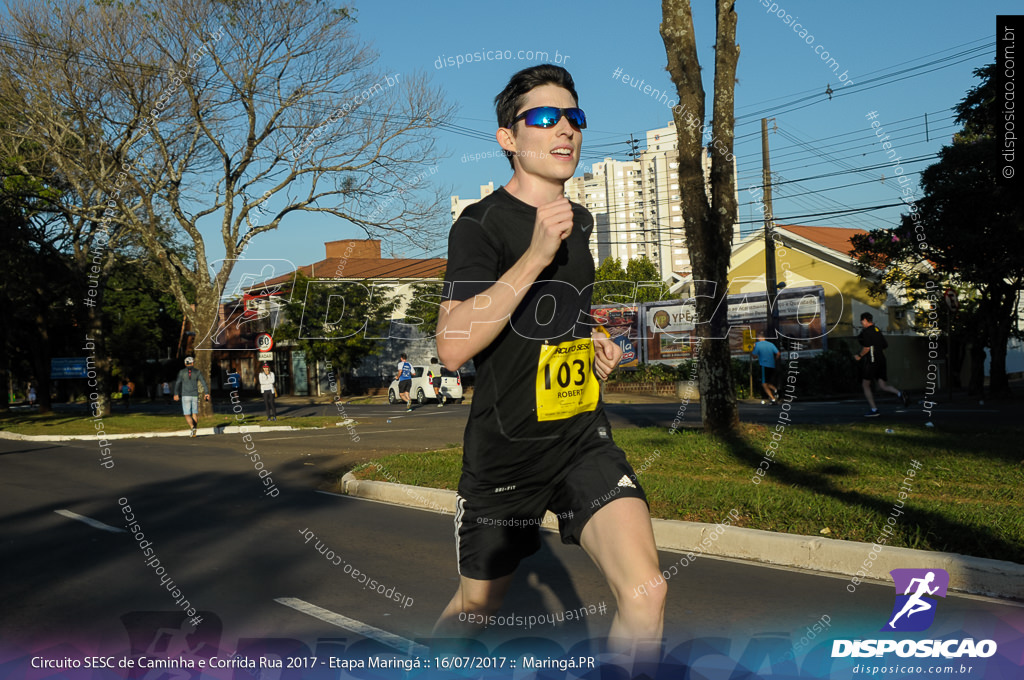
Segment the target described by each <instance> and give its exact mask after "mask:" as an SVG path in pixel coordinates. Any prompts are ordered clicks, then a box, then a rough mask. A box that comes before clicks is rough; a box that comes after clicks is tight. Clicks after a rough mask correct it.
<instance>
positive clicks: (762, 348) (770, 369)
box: [748, 331, 782, 406]
mask: <svg viewBox="0 0 1024 680" xmlns="http://www.w3.org/2000/svg"><path fill="white" fill-rule="evenodd" d="M748 337H749V336H748ZM750 356H752V357H757V363H758V364H759V365H760V366H761V389H762V390H764V393H765V394H767V395H768V398H769V399H771V402H772V406H775V399H776V398H777V397H778V395H779V390H778V388H776V387H775V362H777V361H778V360H779V358H780V357H781V356H782V355H781V354H780V353H779V348H778V347H776V346H775V343H773V342H768V341H767V340H765V339H764V331H759V332H758V334H757V342H756V343H754V349H753V350H752V351H751V352H750ZM761 403H762V404H763V403H764V402H763V401H762V402H761Z"/></svg>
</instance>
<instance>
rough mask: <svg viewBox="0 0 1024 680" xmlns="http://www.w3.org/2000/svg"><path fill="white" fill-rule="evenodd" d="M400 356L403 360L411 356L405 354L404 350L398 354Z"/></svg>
mask: <svg viewBox="0 0 1024 680" xmlns="http://www.w3.org/2000/svg"><path fill="white" fill-rule="evenodd" d="M398 358H399V359H401V360H402V361H405V360H406V359H408V358H409V357H407V356H405V352H402V353H401V354H399V355H398Z"/></svg>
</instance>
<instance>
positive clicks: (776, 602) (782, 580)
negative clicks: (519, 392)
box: [0, 403, 1024, 678]
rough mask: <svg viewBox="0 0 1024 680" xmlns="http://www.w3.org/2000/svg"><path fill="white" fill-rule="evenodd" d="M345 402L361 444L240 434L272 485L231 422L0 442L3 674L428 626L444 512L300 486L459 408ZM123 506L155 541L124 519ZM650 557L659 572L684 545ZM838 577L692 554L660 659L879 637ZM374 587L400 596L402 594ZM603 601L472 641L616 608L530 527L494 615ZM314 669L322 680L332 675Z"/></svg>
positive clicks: (451, 577)
mask: <svg viewBox="0 0 1024 680" xmlns="http://www.w3.org/2000/svg"><path fill="white" fill-rule="evenodd" d="M305 408H310V409H312V408H314V407H306V406H298V405H296V406H294V407H292V406H289V407H287V409H288V410H287V411H286V414H289V415H290V414H295V415H298V414H300V413H301V412H302V409H305ZM315 408H321V407H315ZM329 408H335V407H333V406H330V407H329ZM677 408H678V404H672V403H666V404H664V405H661V406H657V405H655V406H652V405H649V404H645V405H643V406H636V405H618V406H613V407H612V408H611V411H612V413H613V417H614V418H615V419H616V420H617V421H618V420H621V421H623V422H624V423H626V422H631V423H635V424H648V423H650V424H659V425H665V424H667V423H666V419H668V421H671V418H672V417H673V416H674V414H675V412H676V409H677ZM797 408H807V409H809V410H808V412H807V413H808V414H809V413H810V409H813V410H814V411H815V412H817V413H819V414H821V413H822V412H823V410H824V409H823V407H822V405H820V404H819V405H817V406H815V407H812V406H811V405H802V404H801V405H798V406H797ZM843 408H845V412H847V413H848V414H849V413H852V414H853V416H855V415H856V410H855V409H856V405H854V404H849V405H846V406H843V405H836V411H837V415H836V416H835V417H839V416H838V411H839V410H841V409H843ZM765 410H766V411H767V408H766V409H765ZM347 411H348V415H349V416H350V417H354V418H357V419H358V421H359V422H360V426H359V428H358V434H359V437H360V441H359V442H358V443H357V442H354V441H352V439H351V438H350V437H349V436H348V434H347V432H346V431H345V430H344V428H336V429H333V430H331V429H329V430H319V431H310V432H303V431H299V432H286V433H282V432H268V433H264V434H258V435H255V436H254V437H253V442H254V445H255V447H256V451H258V452H259V453H260V455H261V457H262V462H263V463H264V466H265V467H264V469H265V470H269V471H270V475H269V477H270V479H272V482H273V485H274V487H273V488H275V489H277V490H278V491H279V493H278V494H277V495H276V496H270V495H267V494H266V493H265V492H266V491H267V489H268V488H269V487H267V486H266V485H265V484H264V483H262V482H261V478H260V476H259V472H258V471H257V470H256V469H254V464H253V463H252V462H251V460H250V458H249V457H248V456H247V455H246V453H245V442H244V441H243V439H242V436H241V435H230V434H227V435H216V436H206V437H197V438H196V439H188V438H170V439H131V440H117V441H115V442H114V444H113V446H112V447H111V454H112V456H113V460H114V461H115V466H114V468H113V469H109V470H108V469H104V468H102V467H101V466H100V465H99V456H98V453H97V448H96V446H95V444H94V443H93V442H88V441H85V442H70V443H59V444H58V443H25V442H12V441H0V479H2V480H3V494H2V498H0V545H2V547H3V550H2V554H3V560H2V564H3V567H2V569H3V572H2V573H3V578H2V579H0V602H2V603H3V614H0V640H2V641H3V642H2V645H3V647H2V649H0V652H2V653H3V654H2V655H0V677H8V676H9V674H7V673H5V672H4V671H3V670H2V669H3V668H4V666H3V665H2V662H3V660H4V659H6V658H11V657H12V656H15V657H16V656H17V655H18V654H17V652H24V653H27V652H30V651H32V652H36V653H44V652H45V653H46V654H51V655H53V654H57V653H58V651H57V650H65V649H68V648H72V647H73V648H76V649H81V650H95V651H98V652H104V653H125V652H127V651H128V650H133V651H134V652H135V653H145V652H146V651H147V650H149V653H150V654H167V655H170V656H174V655H175V654H178V653H183V654H184V653H194V654H203V653H206V654H207V656H209V653H208V652H209V651H210V650H211V649H219V650H221V655H222V656H224V655H226V654H229V653H231V652H234V651H236V650H240V651H241V652H244V651H245V650H246V649H248V650H249V653H256V652H260V653H264V654H267V653H272V652H276V653H279V654H281V655H283V656H290V655H297V656H303V655H307V654H313V653H315V654H317V655H318V657H323V656H325V655H329V654H331V653H335V652H338V651H339V650H342V649H344V648H346V646H351V645H357V646H356V647H355V648H354V649H355V650H360V649H361V650H363V651H371V652H372V651H381V650H385V649H387V647H382V646H380V645H381V644H391V645H393V646H399V647H400V646H402V645H406V644H407V643H406V642H404V641H403V640H405V641H407V640H417V639H421V638H428V637H429V634H430V630H431V627H432V625H433V622H434V620H435V619H436V617H437V615H438V613H439V612H440V611H441V609H442V608H443V607H444V605H445V603H446V602H447V600H448V598H449V597H450V596H451V594H452V592H453V591H454V588H455V584H456V579H457V574H456V569H455V552H454V540H453V536H452V531H453V527H452V517H451V515H445V514H440V513H436V512H427V511H421V510H413V509H407V508H400V507H393V506H389V505H384V504H380V503H375V502H371V501H365V500H359V499H351V498H345V497H340V496H336V495H332V494H327V493H323V492H320V491H317V490H316V487H317V486H318V484H319V483H320V481H321V479H322V478H323V475H324V474H325V473H326V472H328V471H331V470H337V469H343V468H347V467H350V466H351V465H353V464H355V463H356V462H359V461H362V460H366V459H369V458H372V457H374V456H375V455H378V454H379V453H381V452H384V451H387V450H392V449H393V448H394V447H395V446H397V445H401V448H406V449H409V448H418V447H420V446H423V447H424V448H436V447H437V446H439V445H442V446H443V445H445V444H447V443H454V442H457V441H458V440H459V439H460V438H461V429H462V424H460V423H464V422H465V417H466V414H467V412H468V407H466V406H454V407H452V408H444V409H438V408H435V407H433V406H429V407H427V408H423V409H420V410H417V411H414V412H413V413H411V414H408V415H406V414H404V413H403V412H400V411H399V409H397V408H393V407H388V406H383V405H381V406H373V405H370V406H351V407H347ZM820 417H823V418H827V417H833V416H829V415H820ZM847 417H848V418H850V417H851V416H849V415H848V416H847ZM893 417H898V416H895V415H894V416H893ZM906 417H908V418H909V417H911V416H906ZM389 419H390V420H391V422H390V423H387V420H389ZM794 419H796V415H794ZM279 422H280V423H283V422H286V419H282V420H281V421H279ZM620 425H621V423H620ZM119 499H120V500H119ZM125 506H128V507H130V509H131V510H130V511H131V513H132V515H133V516H134V518H135V521H137V522H138V523H139V525H140V529H141V531H142V532H143V533H144V535H145V536H144V539H143V540H145V541H150V542H151V545H149V546H145V547H149V548H151V549H152V550H153V551H154V553H153V554H152V555H150V556H146V555H144V553H143V551H142V549H140V546H139V543H138V542H137V539H136V537H133V536H132V535H131V534H129V533H126V532H124V529H125V528H126V522H125ZM303 532H306V533H303ZM310 532H311V533H310ZM310 536H313V538H310ZM307 538H309V542H307V541H306V539H307ZM318 545H319V546H320V547H321V548H322V550H323V552H324V553H327V551H328V550H330V551H331V552H333V553H334V555H335V557H334V559H335V560H336V561H337V564H334V563H332V562H331V561H329V560H328V557H330V553H327V556H326V557H325V555H323V554H321V552H320V550H318ZM660 557H661V562H662V566H663V568H666V569H668V568H669V567H670V566H671V565H673V564H678V563H679V561H680V557H681V556H680V555H678V554H674V553H668V552H663V553H662V554H661V556H660ZM153 558H156V559H159V561H160V563H159V565H155V564H152V562H153ZM147 562H149V564H148V565H147ZM346 565H352V566H353V567H354V568H355V569H358V570H359V571H360V572H361V573H362V574H366V575H368V578H370V579H374V580H376V581H377V582H379V583H380V584H383V585H385V586H386V588H385V594H377V593H376V592H372V591H371V590H370V589H368V588H364V587H363V584H361V583H360V582H359V581H358V580H356V579H354V578H353V576H352V574H354V573H355V572H350V573H346V571H345V569H346V568H347V567H346ZM158 566H159V567H162V568H163V569H164V570H165V572H164V573H163V575H162V576H161V574H159V573H158V572H157V568H158ZM907 566H914V565H907ZM878 576H880V577H881V576H884V575H878ZM161 578H163V579H165V583H164V584H162V583H161ZM167 579H172V580H173V581H174V586H173V587H176V588H177V589H178V593H177V594H176V595H173V596H172V593H171V592H169V590H168V588H167V586H166V580H167ZM848 585H849V581H848V579H845V578H838V577H832V576H822V575H817V574H808V573H801V572H798V571H794V570H788V569H778V568H770V567H764V566H759V565H753V564H747V563H740V562H735V561H728V560H722V559H717V558H712V557H701V558H699V559H697V560H696V561H694V562H693V563H691V564H689V565H688V566H686V567H685V568H681V569H679V574H678V575H676V576H673V577H672V578H670V580H669V581H668V583H667V587H668V589H669V600H668V608H667V612H666V635H667V638H668V640H669V648H670V649H671V648H673V647H675V646H676V645H682V648H681V649H682V651H679V652H678V654H677V655H685V654H692V653H694V652H693V649H694V645H696V644H697V643H696V642H694V640H695V639H697V638H700V639H702V640H704V642H702V643H701V644H706V645H711V648H713V649H714V650H717V651H716V652H714V653H713V654H712V656H715V655H719V654H720V655H724V656H725V657H729V658H731V659H734V660H735V659H739V658H740V657H741V655H742V654H748V655H749V654H755V656H756V654H757V653H761V652H758V650H762V651H764V650H765V649H769V648H771V649H772V650H774V651H771V654H775V655H776V656H780V655H781V654H782V653H783V651H785V650H788V649H789V648H790V645H792V644H794V643H796V642H798V641H799V639H800V638H801V636H802V635H805V634H806V633H805V631H809V629H808V627H810V626H813V625H814V624H815V622H821V621H822V620H823V619H822V617H826V620H827V621H828V622H829V624H828V629H827V631H826V632H824V633H821V635H822V636H824V635H826V634H827V635H828V636H829V637H849V638H851V639H852V638H864V637H874V636H877V631H878V629H879V627H880V626H881V625H883V624H884V623H885V620H886V616H887V615H888V614H889V613H890V609H891V608H892V605H893V591H892V587H891V586H890V585H874V584H869V583H863V584H861V585H860V586H859V587H858V588H856V590H855V592H854V593H850V592H849V591H848V590H847V586H848ZM387 593H392V596H393V594H394V593H399V594H400V598H399V601H398V602H396V601H394V600H393V599H388V597H387V596H386V594H387ZM185 600H187V603H188V604H181V603H182V602H184V601H185ZM602 603H603V605H604V607H605V613H603V614H602V613H600V612H597V613H593V614H591V613H589V611H588V615H587V616H586V617H585V619H584V620H583V621H582V623H579V624H572V625H565V626H558V627H554V626H552V625H551V624H546V623H545V624H538V625H535V626H534V627H533V628H532V629H530V628H527V627H526V626H525V625H510V626H497V627H495V628H493V629H492V630H491V632H489V633H488V634H487V635H486V636H485V637H484V643H486V644H487V645H488V646H489V647H490V648H491V649H493V648H494V647H495V646H497V645H499V644H501V643H503V642H504V643H505V644H506V645H511V647H507V648H509V649H511V648H513V647H515V645H516V644H519V645H521V646H523V648H529V649H531V650H541V651H543V650H544V649H546V648H545V647H544V645H545V644H549V643H543V642H540V641H537V640H533V641H521V642H518V643H516V642H514V641H515V640H517V639H520V638H526V637H533V638H544V639H548V640H553V641H554V642H553V643H551V644H558V645H562V646H563V647H565V648H568V647H569V645H570V644H573V643H574V642H577V641H579V640H582V639H585V638H587V637H588V636H601V635H603V634H605V633H606V632H607V628H608V625H609V624H610V622H611V619H612V615H613V612H614V609H615V605H614V600H613V597H612V595H611V593H610V592H609V591H608V588H607V586H606V585H605V583H604V580H603V578H602V577H601V575H600V574H599V572H598V571H597V569H596V568H595V567H594V566H593V565H592V564H591V563H590V561H589V559H588V558H587V557H586V556H585V554H584V553H583V552H582V551H581V550H580V549H578V548H576V547H572V546H564V545H562V544H561V543H560V542H559V541H558V540H557V537H556V536H555V535H553V534H546V536H545V543H544V549H543V550H542V551H541V552H540V553H538V554H537V555H535V556H534V557H533V558H531V559H529V560H528V561H527V562H525V563H524V564H523V565H522V566H521V568H520V571H519V573H518V576H517V580H516V583H515V585H514V586H513V589H512V591H511V593H510V594H509V597H508V599H507V602H506V606H505V608H504V610H503V612H502V615H507V614H515V615H518V616H523V617H529V616H544V615H546V614H548V613H552V614H553V613H556V612H562V611H566V610H576V611H579V608H580V607H589V606H590V605H594V606H595V607H598V606H600V605H601V604H602ZM403 604H405V606H404V607H403V606H402V605H403ZM941 605H942V609H941V613H942V619H941V621H942V622H941V629H940V624H938V623H937V624H936V626H935V627H933V629H932V630H931V631H930V632H929V635H934V636H936V637H938V636H940V635H941V634H958V631H959V634H961V635H962V631H963V630H970V631H972V632H974V631H977V632H976V633H974V635H975V637H978V636H979V635H986V636H994V635H996V633H993V632H992V631H997V632H999V631H1012V630H1014V629H1016V630H1017V631H1020V630H1024V610H1022V609H1021V608H1020V606H1018V605H1016V604H1013V603H1006V602H998V601H994V600H988V599H984V598H975V597H963V596H956V595H951V596H949V597H947V598H946V599H945V600H944V601H942V603H941ZM188 606H191V607H194V608H195V609H197V610H198V614H197V616H200V617H202V618H203V621H202V622H201V623H200V624H199V627H198V628H197V629H196V631H195V632H194V633H192V632H191V630H192V629H191V627H188V626H187V624H186V623H185V622H184V620H183V618H184V616H183V614H182V613H181V612H182V609H186V608H188ZM524 623H525V622H524ZM999 634H1000V635H1002V634H1003V633H999ZM389 635H397V636H400V637H401V638H402V639H403V640H398V639H397V638H393V637H388V636H389ZM1018 636H1019V633H1018ZM1004 637H1005V635H1004ZM716 639H717V640H716ZM261 640H262V641H261ZM269 640H272V641H269ZM708 640H711V641H710V642H708ZM360 641H361V642H360ZM381 641H383V642H381ZM510 641H512V642H510ZM814 644H816V643H813V642H811V643H808V645H807V647H808V648H810V647H813V645H814ZM359 645H361V647H360V646H359ZM12 649H13V650H15V651H14V652H12V651H11V650H12ZM551 649H554V648H551ZM254 650H256V652H254ZM549 651H550V650H549ZM806 651H807V649H806V648H805V649H803V651H799V654H798V656H800V655H802V654H803V653H805V652H806ZM348 652H350V653H355V651H353V648H351V647H350V648H349V649H348ZM766 653H767V652H766ZM848 661H849V660H847V662H848ZM707 663H711V661H707ZM6 668H8V669H10V668H11V666H9V665H8V666H7V667H6ZM275 672H276V671H275ZM325 672H327V671H326V670H325ZM331 673H333V675H329V676H325V677H338V676H337V673H338V671H331ZM301 675H302V677H308V674H301ZM285 676H287V674H285V675H282V676H281V677H285ZM139 677H141V675H140V676H139ZM150 677H155V676H150ZM235 677H236V678H239V677H248V676H246V675H245V674H244V673H243V675H241V676H239V675H238V674H237V672H236V675H235ZM260 677H266V676H265V675H264V676H260ZM274 677H277V676H274ZM289 677H298V676H294V675H293V676H289ZM343 677H344V676H343ZM396 677H397V676H396ZM722 677H728V674H726V675H723V676H722ZM768 677H770V676H768ZM822 677H823V676H822ZM833 677H841V676H840V675H834V676H833ZM986 677H989V676H986ZM991 677H995V676H991ZM1007 677H1010V676H1007Z"/></svg>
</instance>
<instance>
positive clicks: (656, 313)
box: [640, 286, 826, 364]
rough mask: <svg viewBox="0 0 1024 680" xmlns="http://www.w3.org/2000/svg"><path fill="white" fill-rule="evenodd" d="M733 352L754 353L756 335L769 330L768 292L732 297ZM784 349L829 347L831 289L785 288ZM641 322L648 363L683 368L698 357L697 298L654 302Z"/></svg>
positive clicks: (779, 309) (781, 311)
mask: <svg viewBox="0 0 1024 680" xmlns="http://www.w3.org/2000/svg"><path fill="white" fill-rule="evenodd" d="M726 304H727V305H728V308H727V312H726V313H727V319H728V333H729V348H730V351H731V352H732V354H733V355H734V356H743V355H746V354H748V353H749V351H750V350H749V349H747V347H748V346H749V345H750V342H749V339H750V337H751V336H752V335H756V334H757V333H758V332H762V331H764V330H766V328H767V326H768V318H767V315H768V304H767V296H766V293H765V292H764V291H761V292H757V293H736V294H734V295H730V296H728V297H727V298H726ZM775 312H776V313H777V315H778V318H777V322H776V323H777V327H778V329H779V336H780V337H779V338H777V339H776V340H774V341H773V342H775V343H776V344H778V345H780V349H786V348H787V347H788V346H789V344H790V343H791V342H794V341H795V342H800V343H801V348H802V349H803V350H821V349H825V347H826V344H825V331H826V325H825V289H824V288H823V287H821V286H807V287H803V288H790V289H785V290H783V291H781V292H780V293H779V296H778V298H777V299H776V304H775ZM640 318H641V319H642V321H643V323H642V324H641V330H642V331H643V332H642V337H641V342H642V344H643V348H644V356H643V360H644V361H646V362H648V363H656V364H657V363H661V364H678V363H680V362H681V361H686V360H688V359H691V358H693V354H694V346H695V343H696V342H697V323H698V320H697V315H696V304H695V300H694V298H688V299H685V300H677V301H667V300H666V301H662V302H649V303H645V304H643V305H641V311H640Z"/></svg>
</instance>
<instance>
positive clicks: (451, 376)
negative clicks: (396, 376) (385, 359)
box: [388, 366, 462, 404]
mask: <svg viewBox="0 0 1024 680" xmlns="http://www.w3.org/2000/svg"><path fill="white" fill-rule="evenodd" d="M430 371H431V369H430V367H429V366H413V367H412V387H410V388H409V396H410V397H411V398H412V400H413V401H415V402H416V403H418V404H425V403H427V402H428V401H437V398H436V397H434V385H433V383H432V382H431V376H430V375H429V374H430ZM441 394H443V395H444V396H445V398H446V399H447V400H448V401H454V402H455V403H459V402H461V401H462V376H460V375H459V372H458V371H450V370H448V369H447V368H443V367H442V368H441ZM401 402H402V397H400V396H399V394H398V381H397V380H392V381H391V385H390V386H389V387H388V403H389V404H399V403H401Z"/></svg>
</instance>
